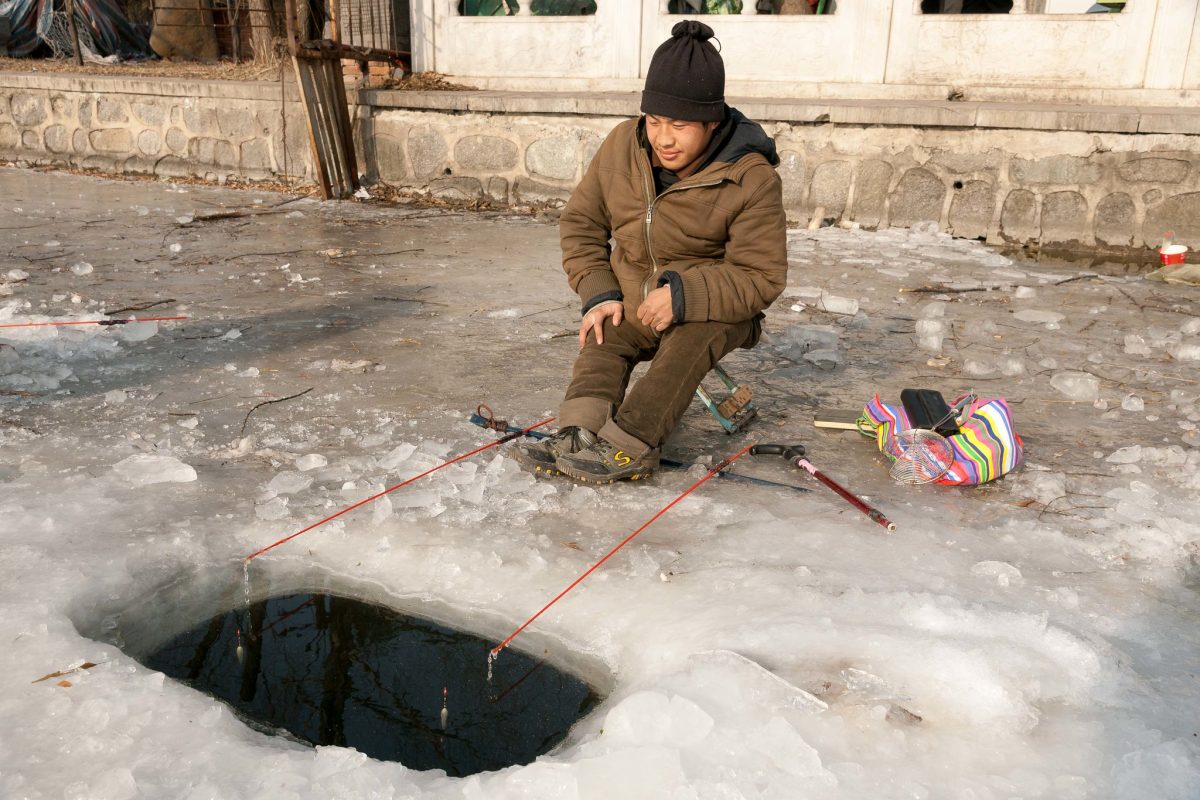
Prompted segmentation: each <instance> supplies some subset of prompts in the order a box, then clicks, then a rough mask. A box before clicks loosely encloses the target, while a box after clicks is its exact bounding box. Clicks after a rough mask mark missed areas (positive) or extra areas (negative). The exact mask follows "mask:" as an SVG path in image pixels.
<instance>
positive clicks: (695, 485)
mask: <svg viewBox="0 0 1200 800" xmlns="http://www.w3.org/2000/svg"><path fill="white" fill-rule="evenodd" d="M750 447H751V445H746V446H745V447H743V448H742V449H741V450H739V451H738V452H737V453H735V454H733V455H731V456H730V457H729V458H727V459H725V460H724V461H722V462H721V463H720V464H717V465H716V466H715V467H713V468H712V469H710V470H709V471H708V474H707V475H705V476H704V477H703V478H701V479H700V480H698V481H696V482H695V483H693V484H692V485H691V486H690V487H688V489H687V490H686V491H685V492H684V493H683V494H681V495H679V496H678V497H676V498H675V499H674V500H672V501H671V502H669V503H667V504H666V505H665V506H663V507H662V508H660V509H659V510H658V513H657V514H655V515H654V516H653V517H651V518H650V519H649V520H647V521H646V523H645V524H644V525H642V527H640V528H638V529H637V530H636V531H634V532H633V533H631V534H629V535H628V536H626V537H625V539H624V540H623V541H622V542H621V543H620V544H619V545H617V546H616V547H614V548H613V549H612V550H609V551H608V555H606V556H605V557H604V558H602V559H600V560H599V561H597V562H596V563H595V564H592V566H590V567H589V568H588V570H587V572H585V573H583V574H582V575H580V576H579V577H578V578H576V579H575V581H574V582H573V583H572V584H571V585H570V586H568V587H567V588H565V589H563V590H562V591H561V592H559V593H558V596H557V597H555V598H554V599H553V600H551V601H550V602H549V603H546V605H544V606H542V610H541V611H539V612H537V613H536V614H534V615H533V616H532V617H530V618H529V619H527V620H525V624H523V625H522V626H521V627H519V628H517V629H516V630H515V631H513V632H512V633H510V634H509V635H508V638H507V639H505V640H504V641H503V642H501V643H500V644H498V645H496V646H495V647H494V648H492V650H491V652H490V653H489V655H490V656H491V657H493V658H494V657H495V656H496V654H497V653H499V652H500V651H501V650H503V649H504V648H505V647H507V646H508V643H509V642H511V641H512V640H513V639H515V638H517V634H519V633H520V632H521V631H523V630H525V629H526V628H528V627H529V625H530V624H531V623H532V622H533V621H534V620H535V619H537V618H538V617H540V616H541V615H542V614H543V613H545V611H546V609H548V608H550V606H552V605H554V604H555V603H557V602H558V601H559V600H561V599H562V598H563V596H564V595H565V594H566V593H567V592H569V591H571V590H572V589H574V588H575V587H576V586H578V585H579V584H580V583H582V582H583V579H584V578H586V577H587V576H588V575H591V574H592V573H593V572H595V571H596V570H597V569H598V568H599V567H600V565H601V564H603V563H604V562H605V561H608V560H609V559H610V558H612V557H613V555H615V554H616V552H617V551H618V550H620V549H621V548H622V547H624V546H625V545H627V544H629V542H631V541H632V540H633V537H635V536H637V535H638V534H639V533H641V532H642V531H644V530H646V528H649V527H650V525H651V523H653V522H654V521H655V520H656V519H658V518H659V517H661V516H662V515H663V514H665V513H667V512H668V511H670V510H671V508H672V507H674V505H675V504H676V503H678V502H679V501H680V500H682V499H683V498H685V497H687V496H688V495H689V494H691V493H692V492H694V491H696V489H698V488H700V485H701V484H703V483H704V482H705V481H707V480H708V479H709V478H711V477H712V476H713V475H716V474H717V473H718V472H720V471H721V470H723V469H725V468H726V467H728V466H729V465H730V464H732V463H733V462H734V461H737V460H738V459H739V458H741V457H742V456H743V455H745V454H746V452H747V451H748V450H749V449H750Z"/></svg>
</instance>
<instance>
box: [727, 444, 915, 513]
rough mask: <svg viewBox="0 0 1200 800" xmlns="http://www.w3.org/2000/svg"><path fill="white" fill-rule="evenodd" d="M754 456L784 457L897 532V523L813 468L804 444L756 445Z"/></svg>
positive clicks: (751, 451) (752, 449) (752, 450)
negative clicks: (806, 456)
mask: <svg viewBox="0 0 1200 800" xmlns="http://www.w3.org/2000/svg"><path fill="white" fill-rule="evenodd" d="M750 455H752V456H783V457H784V458H786V459H787V460H788V461H790V462H792V463H793V464H795V465H796V466H797V467H799V468H800V469H802V470H804V471H805V472H807V473H808V474H809V475H812V476H813V477H814V478H816V479H817V480H819V481H820V482H821V483H823V484H825V485H826V486H828V487H829V488H830V489H833V490H834V491H835V492H837V493H838V495H839V496H840V497H841V498H842V499H844V500H845V501H846V502H847V503H849V504H850V505H852V506H854V507H855V508H857V509H858V510H859V511H861V512H862V513H864V514H866V515H867V516H868V517H870V518H871V520H872V521H873V522H877V523H879V524H880V525H882V526H883V527H885V528H887V529H888V531H894V530H896V523H894V522H892V521H891V520H890V519H888V518H887V517H885V516H884V515H883V514H881V513H879V512H878V511H876V510H875V509H874V508H871V506H869V505H867V504H866V503H864V502H863V501H862V500H861V499H860V498H859V497H858V496H857V495H854V494H852V493H851V492H850V491H849V490H847V489H846V488H845V487H843V486H842V485H841V484H839V483H838V482H837V481H835V480H834V479H833V478H831V477H829V476H828V475H826V474H825V473H824V472H821V470H819V469H817V468H816V467H815V466H813V463H812V462H811V461H809V460H808V459H807V458H805V457H804V445H802V444H756V445H754V446H753V447H751V448H750Z"/></svg>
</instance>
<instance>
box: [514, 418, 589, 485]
mask: <svg viewBox="0 0 1200 800" xmlns="http://www.w3.org/2000/svg"><path fill="white" fill-rule="evenodd" d="M597 441H598V440H597V439H596V434H594V433H592V432H591V431H589V430H587V429H586V428H578V427H576V426H574V425H571V426H569V427H566V428H563V429H562V430H560V431H559V432H558V433H556V434H554V435H553V436H548V437H546V438H545V439H541V440H540V441H536V442H531V443H529V444H520V445H517V447H516V449H515V450H514V451H513V458H515V459H516V460H517V463H518V464H521V465H523V466H526V467H529V468H530V469H532V470H533V471H534V472H544V473H546V474H547V475H558V474H559V472H558V468H557V467H556V466H555V464H556V462H557V461H558V459H559V457H560V456H564V455H568V454H570V453H576V452H578V451H579V450H581V449H583V448H584V447H587V446H588V445H592V444H595V443H596V442H597Z"/></svg>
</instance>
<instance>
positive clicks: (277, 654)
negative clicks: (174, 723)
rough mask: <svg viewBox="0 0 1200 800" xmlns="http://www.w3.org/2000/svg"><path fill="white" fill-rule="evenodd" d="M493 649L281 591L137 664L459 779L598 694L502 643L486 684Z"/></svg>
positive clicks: (542, 733)
mask: <svg viewBox="0 0 1200 800" xmlns="http://www.w3.org/2000/svg"><path fill="white" fill-rule="evenodd" d="M239 627H240V629H241V634H240V637H239V633H238V630H239ZM239 638H240V643H241V646H242V659H241V661H240V662H239V659H238V656H237V647H238V643H239ZM492 646H494V643H490V642H487V641H484V640H483V639H480V638H478V637H475V636H472V635H470V634H467V633H463V632H461V631H457V630H453V629H451V628H447V627H444V626H442V625H438V624H437V623H434V622H430V621H429V620H425V619H421V618H419V617H411V616H406V615H404V614H400V613H398V612H396V611H393V610H391V609H387V608H383V607H380V606H374V605H369V604H367V603H363V602H361V601H358V600H352V599H349V598H345V597H338V596H335V595H329V594H294V595H288V596H283V597H273V598H270V599H268V600H265V601H261V602H258V603H252V604H251V605H250V606H249V608H248V609H247V608H239V609H235V610H232V611H228V612H226V613H223V614H220V615H218V616H216V617H214V618H213V619H212V620H210V621H209V622H207V623H204V624H202V625H199V626H197V627H196V628H193V629H192V630H189V631H186V632H184V633H181V634H179V635H178V636H176V637H175V638H174V639H172V640H171V641H169V642H167V643H166V644H165V645H164V646H163V647H162V648H161V649H159V650H158V651H156V652H155V653H153V654H152V655H150V656H149V657H148V658H145V659H142V660H143V662H144V663H145V664H146V665H147V666H149V667H151V668H153V669H157V670H160V671H162V672H164V673H165V674H167V675H169V676H171V677H173V678H177V679H179V680H181V681H184V682H185V683H187V684H189V685H190V686H192V687H194V688H196V689H199V690H201V691H203V692H207V693H208V694H211V695H213V696H214V697H217V698H219V699H221V700H224V701H225V702H226V703H228V704H229V705H230V706H232V707H233V708H234V709H235V710H236V711H237V713H238V714H239V715H240V716H242V717H243V718H246V719H248V720H249V721H251V723H252V724H254V725H255V727H258V728H260V729H264V728H265V729H267V730H278V729H281V728H282V729H285V730H287V731H288V732H290V733H291V734H292V735H293V736H295V737H298V738H299V739H303V740H305V741H307V742H310V743H312V744H315V745H317V744H319V745H341V746H344V747H353V748H354V749H356V750H359V751H361V752H363V753H365V754H367V755H368V756H371V757H373V758H378V759H384V760H389V761H399V762H400V763H402V764H404V765H405V766H407V767H410V768H412V769H434V768H439V769H444V770H445V771H446V772H447V774H449V775H455V776H463V775H471V774H473V773H476V772H482V771H485V770H494V769H500V768H502V767H506V766H510V765H512V764H527V763H529V762H530V761H532V760H534V759H535V758H536V757H537V756H538V755H540V754H542V753H545V752H547V751H548V750H550V749H551V748H553V747H554V746H555V745H556V744H558V743H559V742H560V741H561V740H562V739H563V737H564V736H566V734H567V731H568V729H569V728H570V727H571V725H572V724H573V723H574V722H575V721H576V720H577V719H579V718H580V717H582V716H583V715H584V714H586V713H587V712H588V711H589V710H591V708H592V707H593V706H595V704H596V703H597V701H598V700H599V698H598V697H597V695H596V694H595V693H594V692H593V691H592V689H591V687H589V686H588V685H587V684H586V683H584V682H583V681H581V680H580V679H579V678H576V677H575V676H573V675H570V674H567V673H563V672H560V671H558V670H557V669H556V668H554V667H553V666H551V665H550V664H548V663H545V662H544V661H539V660H538V659H537V658H535V657H531V656H528V655H526V654H524V653H520V652H516V651H512V650H505V651H503V652H502V653H501V654H500V657H499V658H498V659H497V661H496V662H495V664H494V665H493V667H492V680H491V682H490V684H489V682H488V680H487V654H488V650H489V649H490V648H491V647H492ZM443 689H444V690H445V698H446V700H445V706H446V709H447V712H448V713H447V723H446V727H445V728H444V729H443V728H442V721H441V717H442V708H443Z"/></svg>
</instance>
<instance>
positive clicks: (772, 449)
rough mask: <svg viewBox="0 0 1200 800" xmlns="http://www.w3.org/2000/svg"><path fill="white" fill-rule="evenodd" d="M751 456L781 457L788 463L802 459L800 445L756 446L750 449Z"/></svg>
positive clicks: (802, 450) (801, 447) (802, 449)
mask: <svg viewBox="0 0 1200 800" xmlns="http://www.w3.org/2000/svg"><path fill="white" fill-rule="evenodd" d="M750 455H752V456H783V457H784V458H786V459H787V460H788V461H793V460H795V459H797V458H804V445H802V444H756V445H754V446H753V447H751V448H750Z"/></svg>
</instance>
